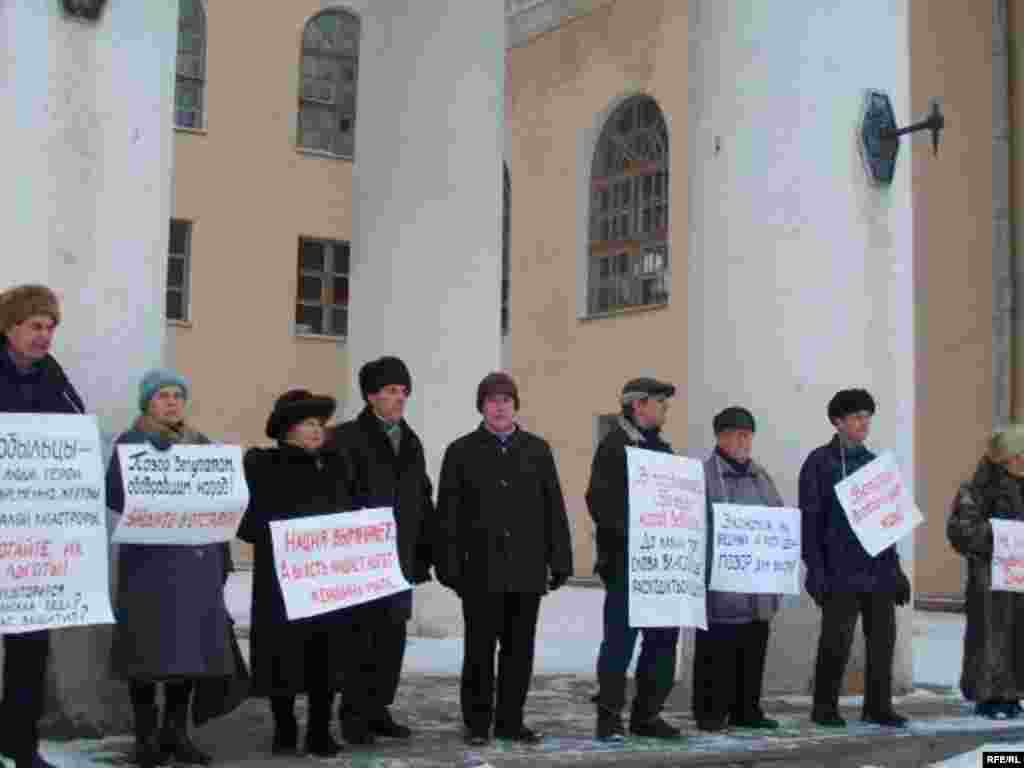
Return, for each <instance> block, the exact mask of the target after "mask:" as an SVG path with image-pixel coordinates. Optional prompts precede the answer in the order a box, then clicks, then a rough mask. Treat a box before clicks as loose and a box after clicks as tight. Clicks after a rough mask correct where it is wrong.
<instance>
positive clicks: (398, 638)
mask: <svg viewBox="0 0 1024 768" xmlns="http://www.w3.org/2000/svg"><path fill="white" fill-rule="evenodd" d="M348 637H349V638H350V639H351V646H350V647H349V648H345V649H342V650H341V652H342V653H344V654H346V655H347V656H348V659H349V662H348V663H347V664H346V666H345V691H344V696H343V700H344V703H343V706H342V717H355V718H358V719H362V720H367V721H374V720H378V719H380V718H382V717H385V716H386V715H387V708H388V707H390V706H391V705H392V704H393V703H394V701H395V695H396V694H397V693H398V683H399V680H400V679H401V677H402V661H403V659H404V658H405V645H406V637H407V630H406V620H405V618H404V617H403V616H401V615H394V614H393V613H391V612H389V611H388V610H386V609H382V608H380V607H378V606H376V605H373V604H369V605H366V606H357V607H356V608H355V609H354V610H353V611H352V618H351V623H350V625H349V628H348Z"/></svg>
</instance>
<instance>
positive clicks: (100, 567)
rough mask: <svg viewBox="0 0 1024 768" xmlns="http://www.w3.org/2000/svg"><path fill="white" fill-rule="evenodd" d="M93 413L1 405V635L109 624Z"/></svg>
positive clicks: (99, 469) (99, 462)
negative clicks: (4, 407)
mask: <svg viewBox="0 0 1024 768" xmlns="http://www.w3.org/2000/svg"><path fill="white" fill-rule="evenodd" d="M109 567H110V562H109V559H108V552H107V509H106V504H105V503H104V477H103V454H102V451H101V449H100V436H99V429H98V428H97V426H96V417H95V416H82V415H63V414H61V415H58V414H53V415H51V414H35V413H32V414H22V413H3V414H0V634H15V633H19V632H31V631H34V630H38V629H60V628H62V627H77V626H83V625H87V624H112V623H113V622H114V616H113V613H112V612H111V609H110V580H109V573H110V571H109Z"/></svg>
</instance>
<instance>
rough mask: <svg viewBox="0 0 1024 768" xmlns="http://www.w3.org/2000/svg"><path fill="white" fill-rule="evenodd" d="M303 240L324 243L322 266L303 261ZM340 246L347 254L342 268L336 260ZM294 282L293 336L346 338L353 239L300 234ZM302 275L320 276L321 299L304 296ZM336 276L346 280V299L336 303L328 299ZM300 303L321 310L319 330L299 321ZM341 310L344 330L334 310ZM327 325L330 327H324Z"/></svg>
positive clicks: (309, 276)
mask: <svg viewBox="0 0 1024 768" xmlns="http://www.w3.org/2000/svg"><path fill="white" fill-rule="evenodd" d="M305 243H317V244H319V245H321V246H322V247H323V259H324V260H323V269H319V270H317V269H308V268H306V267H304V266H303V264H302V247H303V245H304V244H305ZM340 249H344V250H345V253H346V256H345V261H346V262H347V263H346V269H345V271H340V270H339V269H338V262H339V260H340V258H339V256H338V254H337V252H338V251H339V250H340ZM295 266H296V283H295V300H294V302H293V311H292V329H293V332H294V334H295V335H296V336H299V337H302V336H307V337H322V338H331V339H337V340H340V341H344V340H345V339H347V338H348V320H349V302H348V298H349V296H350V295H351V294H350V291H351V286H352V277H351V275H352V243H351V241H349V240H335V239H333V238H323V237H309V236H305V235H303V236H301V237H299V242H298V250H297V252H296V263H295ZM303 278H307V279H315V280H320V283H321V284H320V300H319V301H316V300H313V299H307V298H303V296H302V280H303ZM338 278H344V280H345V284H346V303H345V304H339V303H338V302H337V301H328V299H332V298H333V299H336V298H337V297H336V296H335V295H334V281H335V280H337V279H338ZM299 307H315V308H318V309H319V310H320V330H319V331H317V330H313V329H312V328H311V327H310V326H308V325H307V324H303V323H299V317H298V313H299ZM339 310H342V311H344V313H345V329H344V332H343V333H339V332H338V331H337V329H336V327H335V322H334V313H335V312H336V311H339ZM304 327H310V330H303V328H304ZM328 328H329V330H327V329H328Z"/></svg>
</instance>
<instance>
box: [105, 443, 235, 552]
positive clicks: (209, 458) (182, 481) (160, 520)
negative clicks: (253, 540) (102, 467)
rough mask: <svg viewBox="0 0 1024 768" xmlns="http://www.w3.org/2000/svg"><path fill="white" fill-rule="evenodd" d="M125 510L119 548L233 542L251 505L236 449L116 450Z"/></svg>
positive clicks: (128, 447) (116, 533)
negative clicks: (243, 516)
mask: <svg viewBox="0 0 1024 768" xmlns="http://www.w3.org/2000/svg"><path fill="white" fill-rule="evenodd" d="M117 460H118V461H119V462H120V465H121V481H122V482H123V483H124V510H123V511H122V513H121V519H120V520H119V521H118V524H117V528H116V529H115V530H114V543H116V544H171V545H173V544H177V545H187V546H198V545H202V544H217V543H220V542H225V541H231V540H232V539H233V538H235V534H236V533H238V526H239V525H240V524H241V522H242V515H243V514H244V513H245V508H246V507H247V506H248V504H249V487H248V485H247V484H246V482H245V474H244V472H243V469H242V449H241V448H240V447H239V446H237V445H174V446H171V447H170V448H168V449H167V450H166V451H158V450H156V449H155V448H153V447H152V446H151V445H149V444H148V443H132V444H123V445H119V446H117Z"/></svg>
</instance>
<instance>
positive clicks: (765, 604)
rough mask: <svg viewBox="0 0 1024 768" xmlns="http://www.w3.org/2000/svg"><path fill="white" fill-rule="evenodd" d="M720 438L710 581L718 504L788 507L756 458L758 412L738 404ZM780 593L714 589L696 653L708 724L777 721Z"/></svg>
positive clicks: (697, 705)
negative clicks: (774, 666) (770, 704)
mask: <svg viewBox="0 0 1024 768" xmlns="http://www.w3.org/2000/svg"><path fill="white" fill-rule="evenodd" d="M712 427H713V429H714V430H715V440H716V442H717V445H716V446H715V450H714V452H713V453H712V454H711V458H709V459H708V460H707V461H706V462H704V482H705V484H706V487H707V510H708V517H707V526H708V527H707V531H708V535H707V541H708V567H707V568H706V570H705V573H706V574H707V575H708V583H709V584H710V581H711V578H710V576H711V556H712V552H713V546H712V545H713V542H714V537H715V532H714V514H713V507H712V505H713V504H716V503H719V504H749V505H752V506H758V507H781V506H783V504H782V497H781V496H780V495H779V491H778V489H777V488H776V487H775V482H774V481H773V480H772V478H771V476H770V475H769V474H768V472H767V471H766V470H765V469H764V467H762V466H761V465H760V464H758V463H757V462H756V461H754V460H753V458H751V449H752V446H753V442H754V431H755V428H756V427H755V424H754V414H752V413H751V412H750V411H749V410H747V409H746V408H742V407H740V406H735V405H734V406H731V407H729V408H726V409H725V410H724V411H722V412H721V413H719V414H718V415H717V416H715V418H714V420H713V421H712ZM778 609H779V596H778V595H760V594H745V593H739V592H719V591H716V590H712V589H708V592H707V614H708V628H707V629H706V630H704V629H698V630H697V635H696V642H695V646H694V654H693V717H694V719H695V720H696V721H697V727H698V728H699V729H700V730H702V731H720V730H722V729H723V728H725V726H726V721H727V720H728V724H729V725H732V726H734V727H737V728H777V727H778V725H779V724H778V722H777V721H775V720H772V719H770V718H768V717H765V714H764V711H763V710H762V709H761V684H762V681H763V678H764V659H765V653H766V651H767V649H768V634H769V630H770V628H771V620H772V618H773V617H774V616H775V613H776V612H777V611H778Z"/></svg>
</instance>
